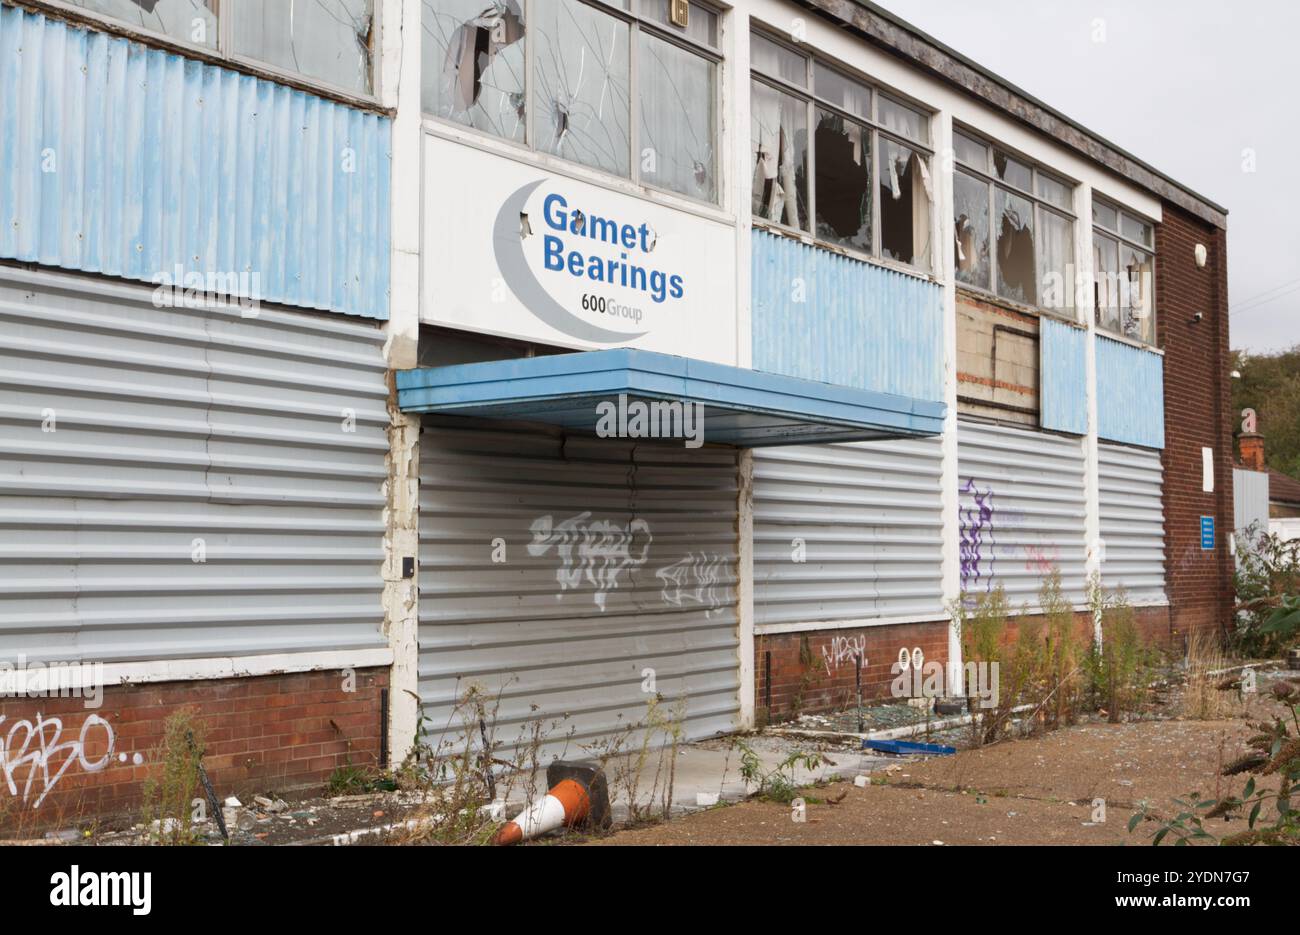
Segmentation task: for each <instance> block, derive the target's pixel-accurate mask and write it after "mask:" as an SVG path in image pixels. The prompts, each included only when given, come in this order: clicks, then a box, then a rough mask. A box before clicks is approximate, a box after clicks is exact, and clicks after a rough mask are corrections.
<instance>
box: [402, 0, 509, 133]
mask: <svg viewBox="0 0 1300 935" xmlns="http://www.w3.org/2000/svg"><path fill="white" fill-rule="evenodd" d="M420 25H421V28H422V29H423V32H424V37H423V45H422V48H423V53H422V54H423V58H424V61H423V66H422V68H421V73H422V84H423V87H422V88H421V99H422V101H423V106H424V110H425V111H426V112H428V113H431V114H433V115H434V116H437V117H443V118H446V119H448V120H455V121H457V122H458V123H463V124H465V125H466V126H470V127H474V128H475V129H478V130H485V131H487V132H490V133H494V134H496V135H497V136H501V137H505V138H506V139H508V140H515V141H516V142H523V140H524V136H525V128H526V126H527V122H526V121H525V119H524V117H525V104H524V71H525V66H524V18H523V11H522V5H521V0H424V10H423V12H422V14H421V20H420Z"/></svg>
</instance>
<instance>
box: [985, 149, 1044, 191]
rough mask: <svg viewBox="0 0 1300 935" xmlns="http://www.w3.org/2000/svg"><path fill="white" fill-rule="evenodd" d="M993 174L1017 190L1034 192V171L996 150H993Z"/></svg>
mask: <svg viewBox="0 0 1300 935" xmlns="http://www.w3.org/2000/svg"><path fill="white" fill-rule="evenodd" d="M993 174H994V175H996V176H997V177H998V178H1000V179H1001V180H1002V181H1004V182H1007V183H1009V184H1011V185H1014V186H1015V187H1016V188H1020V189H1024V190H1025V191H1027V192H1031V191H1033V190H1034V173H1033V170H1032V169H1030V168H1029V166H1027V165H1025V164H1024V163H1023V162H1018V161H1016V160H1015V159H1012V158H1011V157H1010V156H1008V155H1007V154H1006V153H1004V152H1000V151H998V150H996V149H995V150H993Z"/></svg>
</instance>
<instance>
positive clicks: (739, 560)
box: [718, 9, 757, 730]
mask: <svg viewBox="0 0 1300 935" xmlns="http://www.w3.org/2000/svg"><path fill="white" fill-rule="evenodd" d="M724 23H725V24H726V25H725V30H726V31H725V33H724V34H723V36H722V48H723V54H724V55H725V58H724V60H723V64H722V74H723V76H722V79H721V86H722V87H721V95H722V105H721V107H720V108H719V110H718V113H720V114H721V115H722V119H721V132H722V150H721V151H722V152H723V153H725V154H727V156H725V157H724V158H723V159H721V160H719V161H720V163H721V167H722V179H721V182H722V188H721V192H722V206H723V208H725V209H727V210H728V211H729V213H730V214H731V215H732V216H733V217H734V218H735V219H736V240H735V244H736V280H735V293H736V303H735V307H736V366H738V367H752V366H753V363H754V346H753V330H752V326H751V314H750V313H751V308H752V306H751V297H750V291H751V282H752V280H751V278H750V263H751V258H752V253H751V247H750V240H751V237H752V233H753V223H752V221H751V217H750V211H749V205H750V188H751V186H752V184H753V178H752V173H751V172H750V169H749V121H748V120H747V119H746V120H742V119H741V115H747V114H748V113H749V13H748V12H746V11H745V10H743V9H735V10H732V12H731V15H730V16H729V17H727V18H725V19H724ZM753 493H754V452H753V450H752V449H744V450H742V451H741V452H740V463H739V493H738V496H737V498H736V546H737V547H736V575H737V579H738V580H737V582H736V614H737V618H738V624H739V633H738V637H739V646H738V648H737V652H738V654H739V657H740V658H739V671H738V674H739V678H740V724H739V725H738V726H739V727H740V728H741V729H742V730H746V729H749V728H752V727H753V726H754V713H755V708H756V697H755V696H756V694H757V683H756V681H755V677H754V496H753Z"/></svg>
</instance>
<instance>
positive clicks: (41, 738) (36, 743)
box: [0, 712, 115, 808]
mask: <svg viewBox="0 0 1300 935" xmlns="http://www.w3.org/2000/svg"><path fill="white" fill-rule="evenodd" d="M4 721H5V716H4V715H0V768H2V769H3V770H4V778H5V783H6V784H7V785H8V787H9V794H10V795H12V796H13V797H14V798H16V799H18V800H19V801H21V802H22V803H23V804H24V805H30V806H31V807H32V808H39V807H40V805H41V803H42V802H44V801H45V798H46V796H48V795H49V794H50V793H51V792H53V791H54V787H55V786H57V785H58V784H59V780H60V779H62V778H63V776H64V775H65V774H66V773H67V772H68V770H70V769H71V768H72V767H73V765H74V764H75V765H77V766H79V767H80V768H81V769H82V771H84V772H87V773H97V772H99V771H100V770H102V769H104V768H105V767H106V766H108V764H109V762H110V761H111V760H112V759H113V744H114V739H115V738H114V736H113V727H112V725H110V724H109V723H108V721H106V720H104V719H103V718H102V717H100V716H99V715H97V714H91V715H88V716H87V717H86V720H85V721H83V722H82V724H81V731H80V733H78V735H77V736H76V737H75V738H71V739H67V740H65V739H64V738H63V721H62V719H60V718H57V717H48V718H47V717H44V716H42V715H41V714H40V713H39V712H38V713H37V715H36V720H35V721H34V722H33V721H13V722H11V723H10V724H9V727H8V730H5V729H4ZM93 740H100V741H102V742H103V745H104V755H103V756H101V757H99V758H98V759H92V758H90V757H88V756H87V755H86V746H87V742H88V741H93ZM33 794H35V796H36V798H35V801H33V800H32V796H33Z"/></svg>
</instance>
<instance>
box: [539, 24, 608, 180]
mask: <svg viewBox="0 0 1300 935" xmlns="http://www.w3.org/2000/svg"><path fill="white" fill-rule="evenodd" d="M534 15H535V16H536V17H537V18H536V19H535V20H534V22H533V23H532V24H531V25H530V29H531V31H532V42H533V55H534V61H535V68H534V80H535V83H536V91H535V101H536V105H537V113H536V114H535V115H534V121H535V124H536V130H537V140H536V146H537V148H538V149H539V150H542V151H543V152H548V153H553V154H555V155H557V156H562V157H563V158H565V159H571V160H573V161H574V162H579V163H582V164H583V165H586V166H591V167H592V168H594V169H602V170H604V171H606V172H611V173H614V174H615V175H621V176H624V177H626V176H628V175H629V174H630V169H631V138H630V135H629V133H630V125H629V120H630V113H631V102H630V92H629V86H630V84H629V78H630V70H631V64H630V61H629V48H628V46H629V31H628V25H627V23H625V22H623V21H622V20H620V19H617V18H615V17H613V16H611V15H609V14H608V13H604V12H602V11H600V10H598V9H596V8H594V7H591V6H588V5H587V4H585V3H581V2H579V0H548V2H547V3H544V4H538V5H537V9H536V10H535V13H534Z"/></svg>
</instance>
